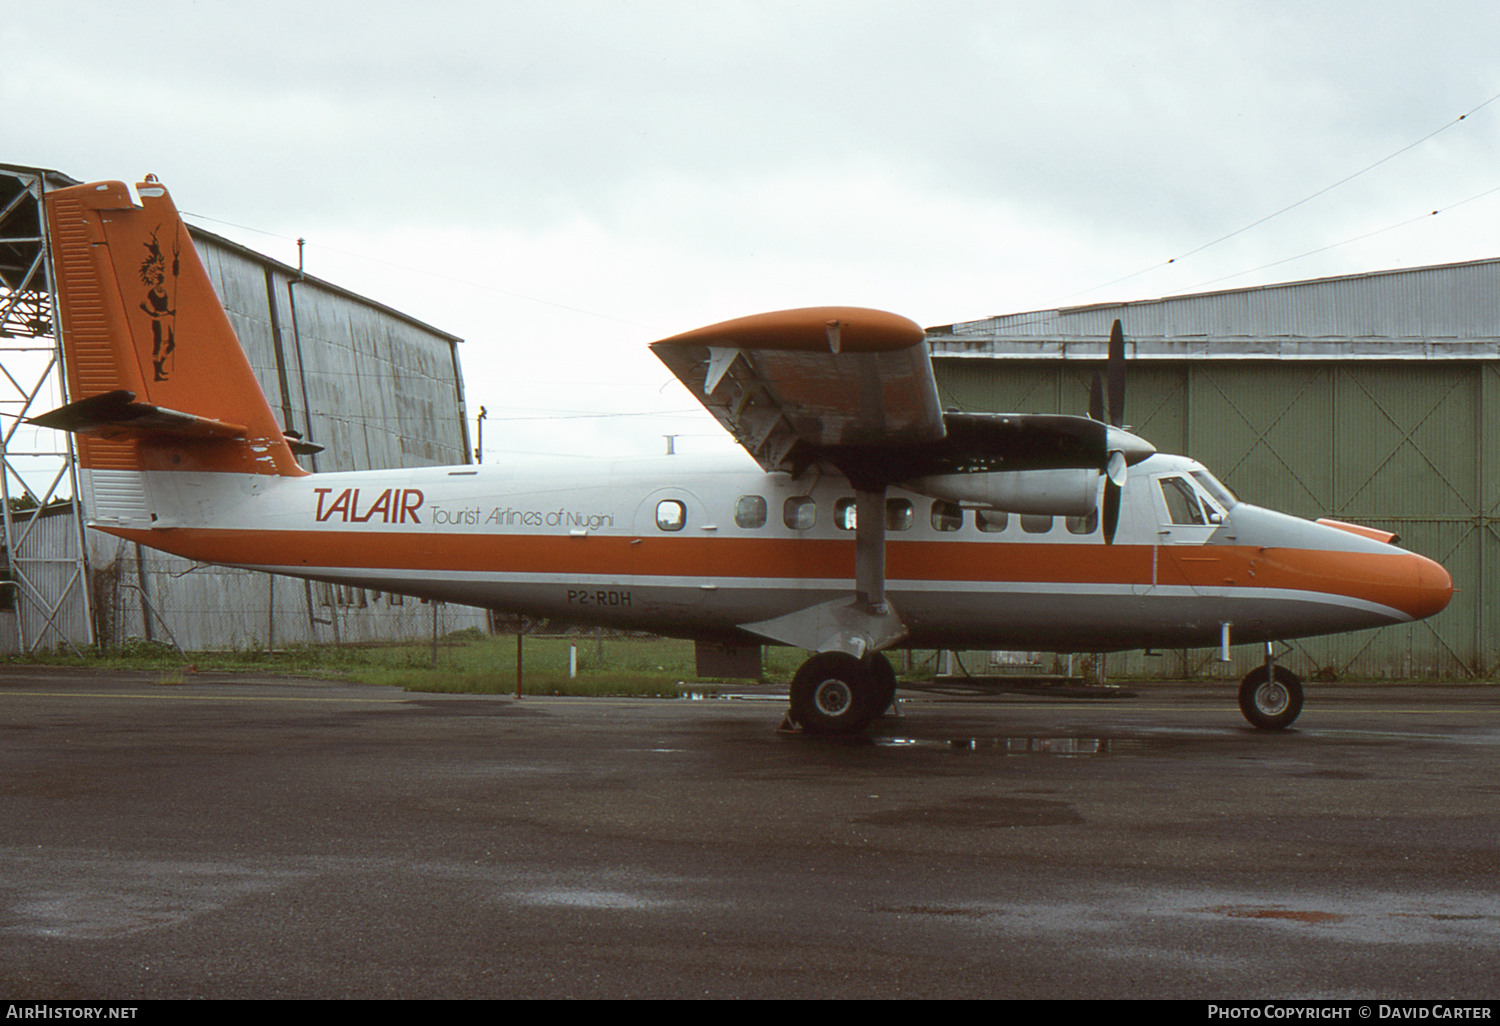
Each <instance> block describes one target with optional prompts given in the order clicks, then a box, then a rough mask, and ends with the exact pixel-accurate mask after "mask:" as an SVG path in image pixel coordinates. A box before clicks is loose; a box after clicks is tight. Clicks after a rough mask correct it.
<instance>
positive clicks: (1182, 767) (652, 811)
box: [0, 667, 1500, 1000]
mask: <svg viewBox="0 0 1500 1026" xmlns="http://www.w3.org/2000/svg"><path fill="white" fill-rule="evenodd" d="M185 679H186V683H182V682H181V681H182V680H183V678H181V677H178V678H177V679H176V681H175V682H162V680H161V679H160V677H159V676H156V675H151V674H113V675H103V674H80V673H77V672H70V671H54V670H48V669H37V668H32V667H22V668H16V667H9V668H4V669H0V738H3V744H0V759H3V770H0V795H3V799H0V810H3V811H0V827H3V831H0V989H3V991H4V992H5V993H6V994H7V995H9V996H11V997H14V998H22V999H41V998H56V999H84V998H93V999H116V1000H123V999H149V998H187V997H206V998H212V997H356V998H381V997H498V998H517V997H604V998H608V997H809V996H819V997H995V998H1011V997H1028V998H1031V997H1085V998H1113V997H1184V998H1200V999H1209V998H1215V999H1228V998H1256V999H1272V1000H1275V999H1296V998H1369V999H1381V998H1388V999H1398V998H1418V999H1455V998H1489V999H1494V998H1496V997H1500V874H1497V870H1500V830H1497V829H1496V828H1497V824H1500V814H1497V811H1496V810H1497V807H1500V774H1497V772H1496V767H1497V765H1500V690H1497V689H1496V688H1493V687H1489V686H1435V687H1410V686H1401V687H1396V686H1382V687H1375V686H1371V687H1352V686H1342V685H1338V686H1334V685H1330V686H1321V687H1318V686H1314V687H1310V688H1309V691H1308V702H1307V706H1306V709H1305V711H1304V713H1303V715H1302V718H1301V719H1300V720H1299V722H1298V724H1297V728H1296V729H1294V730H1292V731H1288V732H1285V733H1282V734H1261V733H1257V732H1256V731H1253V730H1251V729H1249V728H1248V727H1247V726H1246V725H1245V724H1244V722H1243V720H1242V719H1241V718H1240V716H1239V713H1238V711H1237V709H1236V708H1235V702H1234V688H1233V687H1232V686H1231V685H1227V684H1225V685H1218V686H1212V687H1209V686H1200V685H1191V686H1188V685H1132V688H1133V690H1135V692H1136V695H1135V697H1134V698H1129V699H1115V700H1110V701H1089V700H1077V699H1067V698H1057V699H1051V698H1045V697H1035V696H1014V695H1012V696H1003V697H999V698H975V697H963V696H959V697H951V696H950V697H944V696H926V697H924V698H922V699H920V700H915V701H909V702H906V703H904V707H903V714H902V715H901V716H900V717H899V718H890V719H887V720H885V721H883V722H881V723H880V724H879V725H878V726H877V727H876V728H875V729H874V730H872V732H871V734H870V736H868V737H861V738H857V739H839V738H818V737H809V736H804V735H800V734H790V733H778V732H777V731H776V729H775V728H776V725H777V723H778V721H779V720H780V716H781V711H782V705H781V704H780V703H778V702H777V701H776V700H775V699H774V698H772V697H770V696H768V695H766V694H764V693H755V692H753V691H752V692H750V693H747V694H746V695H745V697H742V698H739V699H733V700H705V701H679V702H672V701H660V700H658V701H651V700H608V699H544V698H526V699H523V700H521V701H516V700H514V699H511V698H503V697H502V698H481V697H468V696H440V695H415V694H405V693H402V692H398V691H393V690H389V689H381V688H369V687H362V686H357V685H346V684H337V683H328V682H320V681H306V680H285V679H272V678H256V677H247V676H229V675H213V674H197V675H190V676H188V677H187V678H185Z"/></svg>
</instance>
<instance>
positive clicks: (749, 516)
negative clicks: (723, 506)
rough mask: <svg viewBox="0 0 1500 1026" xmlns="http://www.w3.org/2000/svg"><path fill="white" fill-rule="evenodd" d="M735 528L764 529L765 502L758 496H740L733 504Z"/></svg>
mask: <svg viewBox="0 0 1500 1026" xmlns="http://www.w3.org/2000/svg"><path fill="white" fill-rule="evenodd" d="M734 523H735V526H736V527H765V526H766V500H765V498H764V497H763V496H759V495H741V496H740V499H739V501H738V502H736V503H735V504H734Z"/></svg>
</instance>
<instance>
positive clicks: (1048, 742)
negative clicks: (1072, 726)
mask: <svg viewBox="0 0 1500 1026" xmlns="http://www.w3.org/2000/svg"><path fill="white" fill-rule="evenodd" d="M875 744H876V746H878V747H884V748H908V747H910V748H945V749H947V750H949V751H953V752H988V753H990V754H993V755H1057V756H1088V755H1143V754H1147V753H1149V752H1152V751H1162V750H1165V749H1166V748H1169V747H1171V746H1172V744H1173V743H1172V742H1170V741H1166V740H1153V739H1148V738H1136V737H962V738H915V737H885V738H876V739H875Z"/></svg>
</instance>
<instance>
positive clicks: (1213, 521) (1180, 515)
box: [1151, 473, 1225, 595]
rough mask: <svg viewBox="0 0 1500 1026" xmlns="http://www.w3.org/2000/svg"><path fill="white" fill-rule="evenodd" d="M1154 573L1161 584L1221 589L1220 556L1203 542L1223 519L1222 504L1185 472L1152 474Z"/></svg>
mask: <svg viewBox="0 0 1500 1026" xmlns="http://www.w3.org/2000/svg"><path fill="white" fill-rule="evenodd" d="M1151 501H1152V504H1153V506H1154V507H1155V509H1156V538H1157V546H1158V548H1157V572H1158V580H1159V582H1160V583H1162V584H1178V585H1182V584H1186V585H1188V586H1189V587H1191V588H1192V589H1193V590H1194V591H1195V592H1197V593H1198V594H1200V595H1203V594H1214V593H1217V592H1219V591H1222V589H1223V584H1224V582H1223V580H1222V577H1223V574H1222V573H1221V572H1220V571H1221V569H1222V568H1221V567H1220V565H1219V564H1220V563H1221V559H1220V554H1219V552H1217V551H1216V547H1215V546H1210V545H1205V544H1204V543H1205V542H1207V541H1208V539H1209V536H1210V535H1212V534H1213V533H1214V532H1215V531H1217V530H1218V529H1219V525H1220V524H1222V523H1223V522H1224V516H1225V511H1224V509H1223V507H1222V506H1221V505H1220V504H1219V503H1218V502H1217V501H1216V500H1215V499H1214V498H1213V497H1211V496H1210V495H1208V494H1207V493H1206V492H1204V490H1203V489H1202V488H1200V487H1199V486H1198V484H1197V482H1195V481H1194V480H1193V479H1192V477H1191V476H1190V475H1189V474H1187V473H1170V474H1153V475H1152V477H1151Z"/></svg>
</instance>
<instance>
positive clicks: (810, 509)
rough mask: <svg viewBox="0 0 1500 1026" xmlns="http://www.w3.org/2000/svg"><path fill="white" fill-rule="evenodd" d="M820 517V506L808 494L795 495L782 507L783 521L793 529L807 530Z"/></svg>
mask: <svg viewBox="0 0 1500 1026" xmlns="http://www.w3.org/2000/svg"><path fill="white" fill-rule="evenodd" d="M817 518H818V506H817V504H816V503H815V502H813V501H812V499H810V498H809V497H807V496H806V495H794V496H792V497H791V498H790V499H788V500H786V502H785V503H783V504H782V507H781V521H782V523H784V524H786V526H788V527H790V528H791V529H792V530H793V531H805V530H807V529H808V528H809V527H811V526H812V525H813V522H814V521H815V520H817Z"/></svg>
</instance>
